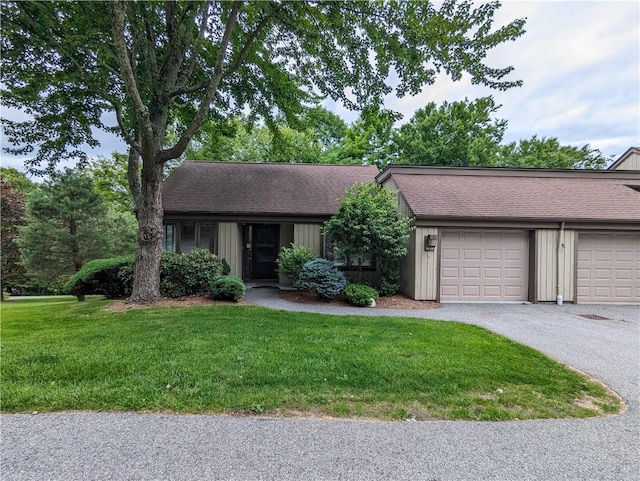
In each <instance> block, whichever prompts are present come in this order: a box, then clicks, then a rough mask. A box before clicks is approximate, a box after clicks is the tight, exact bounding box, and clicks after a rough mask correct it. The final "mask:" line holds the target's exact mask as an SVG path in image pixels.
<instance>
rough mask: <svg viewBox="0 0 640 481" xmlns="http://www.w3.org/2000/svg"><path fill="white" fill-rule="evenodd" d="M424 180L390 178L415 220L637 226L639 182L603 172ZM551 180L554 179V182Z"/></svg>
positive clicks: (400, 175) (401, 176)
mask: <svg viewBox="0 0 640 481" xmlns="http://www.w3.org/2000/svg"><path fill="white" fill-rule="evenodd" d="M598 174H600V175H599V176H598V175H594V174H593V173H587V174H585V175H581V173H579V172H566V171H565V172H559V173H556V174H553V173H549V171H546V172H545V173H544V174H538V176H536V174H535V173H534V174H532V173H531V172H528V173H527V174H526V175H522V176H519V175H518V173H517V172H513V173H511V174H509V175H504V173H502V174H501V175H496V176H492V175H491V174H487V173H486V172H485V173H483V174H482V175H459V174H456V172H452V173H451V175H446V174H444V175H443V174H441V173H440V174H438V175H429V172H428V170H425V172H424V173H415V174H405V173H392V174H391V178H392V179H393V181H394V182H395V184H396V185H397V188H398V190H399V191H400V192H401V193H402V195H403V196H404V198H405V200H406V201H407V203H408V204H409V207H410V208H411V210H412V211H413V212H414V214H415V215H416V217H418V218H420V217H422V218H451V219H454V218H458V219H479V220H488V219H494V220H553V221H563V220H577V221H605V222H611V221H619V222H640V192H639V191H638V190H634V189H633V188H631V187H629V186H635V187H636V189H640V177H639V176H635V177H633V176H630V177H629V178H626V179H623V178H612V177H609V176H607V175H604V174H607V173H606V172H601V173H598ZM554 175H555V176H554Z"/></svg>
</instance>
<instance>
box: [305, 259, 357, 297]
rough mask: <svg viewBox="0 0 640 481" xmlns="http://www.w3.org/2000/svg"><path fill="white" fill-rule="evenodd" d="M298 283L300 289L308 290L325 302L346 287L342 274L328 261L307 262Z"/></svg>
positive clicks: (345, 280)
mask: <svg viewBox="0 0 640 481" xmlns="http://www.w3.org/2000/svg"><path fill="white" fill-rule="evenodd" d="M298 282H299V285H300V287H301V288H302V289H310V290H312V291H313V292H315V293H316V294H318V296H319V297H320V298H321V299H325V300H331V299H333V298H334V297H336V296H337V295H338V294H340V293H341V292H342V291H343V290H344V288H345V287H346V285H347V279H345V277H344V274H343V273H342V272H341V271H340V270H339V269H338V268H337V267H336V266H334V265H333V262H331V261H330V260H328V259H315V260H312V261H309V262H307V263H306V264H305V265H304V266H303V267H302V270H301V271H300V276H299V277H298Z"/></svg>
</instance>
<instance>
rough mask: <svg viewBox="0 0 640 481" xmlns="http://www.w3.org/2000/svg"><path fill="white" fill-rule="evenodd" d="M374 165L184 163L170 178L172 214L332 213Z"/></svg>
mask: <svg viewBox="0 0 640 481" xmlns="http://www.w3.org/2000/svg"><path fill="white" fill-rule="evenodd" d="M377 173H378V170H377V168H376V167H374V166H351V165H322V164H255V163H235V162H183V163H182V165H180V167H178V168H177V169H176V170H175V171H174V172H173V173H172V174H171V176H169V178H168V179H167V180H166V181H165V184H164V188H163V196H162V204H163V207H164V210H165V214H167V213H194V214H196V213H198V214H205V213H206V214H225V215H226V214H238V215H253V214H266V215H269V214H273V215H313V216H315V215H321V216H328V215H331V214H333V213H334V212H335V211H336V209H337V199H339V198H340V197H343V196H344V193H345V192H346V190H347V189H348V188H349V187H350V186H351V185H353V184H355V183H367V182H372V181H373V180H374V179H375V176H376V174H377Z"/></svg>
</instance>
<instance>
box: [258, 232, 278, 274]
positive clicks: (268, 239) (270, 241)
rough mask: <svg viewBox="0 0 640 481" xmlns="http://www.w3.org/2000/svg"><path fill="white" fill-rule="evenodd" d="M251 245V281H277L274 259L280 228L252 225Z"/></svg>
mask: <svg viewBox="0 0 640 481" xmlns="http://www.w3.org/2000/svg"><path fill="white" fill-rule="evenodd" d="M252 227H253V229H252V230H253V232H252V238H253V239H252V241H253V242H252V245H251V259H252V260H251V268H252V269H251V270H252V278H253V279H277V278H278V274H277V272H276V267H277V266H276V258H277V257H278V247H279V243H278V240H279V239H278V237H279V233H280V226H279V225H274V224H254V225H253V226H252Z"/></svg>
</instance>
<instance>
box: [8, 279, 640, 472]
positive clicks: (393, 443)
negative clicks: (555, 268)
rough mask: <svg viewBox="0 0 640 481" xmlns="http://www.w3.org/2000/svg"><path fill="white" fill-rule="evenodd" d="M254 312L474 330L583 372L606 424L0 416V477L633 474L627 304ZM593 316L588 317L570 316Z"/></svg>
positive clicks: (635, 342)
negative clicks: (612, 398)
mask: <svg viewBox="0 0 640 481" xmlns="http://www.w3.org/2000/svg"><path fill="white" fill-rule="evenodd" d="M247 299H248V300H249V301H250V302H252V303H255V304H258V305H264V306H268V307H272V308H278V309H285V310H305V311H312V312H325V310H327V309H329V310H330V311H331V312H332V313H335V314H340V315H355V314H367V315H405V316H413V317H421V318H430V319H445V320H458V321H462V322H469V323H473V324H477V325H480V326H483V327H486V328H488V329H491V330H493V331H495V332H499V333H501V334H504V335H506V336H508V337H510V338H512V339H515V340H517V341H520V342H523V343H525V344H527V345H530V346H532V347H534V348H536V349H539V350H541V351H543V352H545V353H547V354H549V355H551V356H552V357H554V358H556V359H558V360H561V361H563V362H566V363H568V364H570V365H572V366H574V367H576V368H578V369H580V370H582V371H585V372H587V373H589V374H592V375H594V376H596V377H598V378H599V379H601V380H602V381H604V382H605V383H607V384H608V385H609V386H610V387H611V388H613V389H614V390H616V391H617V392H618V393H620V394H621V395H622V396H623V397H624V398H625V400H626V401H627V403H628V405H629V409H628V411H627V412H626V413H625V414H623V415H620V416H615V417H609V418H600V419H591V420H543V421H516V422H498V423H491V422H449V421H435V422H424V423H416V422H379V421H352V420H328V419H270V418H265V417H231V416H205V415H163V414H121V413H54V414H38V415H29V414H18V415H3V416H2V417H1V418H0V420H1V424H0V427H1V430H2V465H1V466H0V469H1V471H0V472H1V478H2V479H3V480H10V481H13V480H45V479H46V480H70V481H73V480H105V479H109V480H216V479H224V480H227V479H228V480H338V479H353V480H389V479H391V480H395V479H397V480H400V479H402V480H405V479H406V480H429V481H436V480H439V481H440V480H442V481H444V480H502V481H504V480H616V481H618V480H639V479H640V461H639V460H640V445H639V443H640V441H639V440H640V399H639V390H638V389H639V381H640V380H639V377H638V372H639V367H640V366H639V355H640V331H639V320H640V319H639V318H640V310H639V308H638V307H629V306H620V307H613V306H574V305H570V304H565V305H564V306H556V305H540V304H539V305H502V304H500V305H498V304H449V305H445V306H443V307H441V308H439V309H432V310H428V311H384V310H381V309H359V308H338V309H336V308H333V307H329V306H305V305H300V304H292V303H288V302H285V301H282V300H281V299H280V298H279V296H278V292H277V290H275V289H251V290H249V291H248V293H247ZM593 314H595V315H598V316H600V317H603V318H606V319H601V320H592V319H587V318H585V317H581V316H582V315H593Z"/></svg>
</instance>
